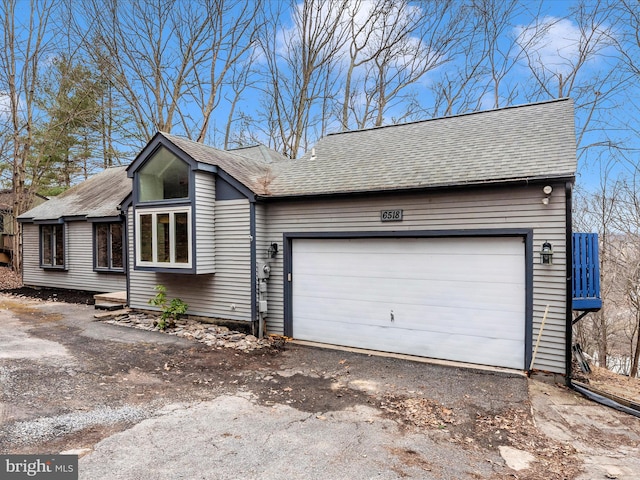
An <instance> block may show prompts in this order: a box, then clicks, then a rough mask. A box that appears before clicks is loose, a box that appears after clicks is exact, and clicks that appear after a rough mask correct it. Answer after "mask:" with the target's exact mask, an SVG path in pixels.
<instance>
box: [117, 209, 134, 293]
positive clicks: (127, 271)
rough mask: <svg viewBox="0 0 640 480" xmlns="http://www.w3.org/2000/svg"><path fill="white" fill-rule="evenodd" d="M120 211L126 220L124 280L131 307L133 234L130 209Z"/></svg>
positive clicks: (124, 222) (123, 250) (124, 223)
mask: <svg viewBox="0 0 640 480" xmlns="http://www.w3.org/2000/svg"><path fill="white" fill-rule="evenodd" d="M118 210H120V215H122V217H123V218H124V221H123V227H124V248H123V249H122V253H123V254H124V259H123V260H124V266H125V268H124V277H125V278H124V280H125V285H126V287H125V288H126V290H127V305H129V299H130V298H131V279H130V277H131V270H130V268H131V264H130V263H129V261H130V256H129V234H131V233H132V232H129V209H128V208H126V209H125V210H124V211H123V210H122V208H121V207H120V206H118Z"/></svg>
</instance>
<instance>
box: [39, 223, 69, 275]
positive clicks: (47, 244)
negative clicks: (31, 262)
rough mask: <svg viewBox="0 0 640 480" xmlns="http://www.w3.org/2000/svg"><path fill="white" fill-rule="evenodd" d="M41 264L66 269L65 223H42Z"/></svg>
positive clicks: (43, 266) (45, 266) (44, 266)
mask: <svg viewBox="0 0 640 480" xmlns="http://www.w3.org/2000/svg"><path fill="white" fill-rule="evenodd" d="M40 266H41V267H42V268H58V269H64V224H55V225H40Z"/></svg>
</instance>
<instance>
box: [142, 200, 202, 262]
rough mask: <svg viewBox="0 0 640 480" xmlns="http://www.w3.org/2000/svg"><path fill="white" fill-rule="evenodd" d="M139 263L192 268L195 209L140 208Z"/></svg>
mask: <svg viewBox="0 0 640 480" xmlns="http://www.w3.org/2000/svg"><path fill="white" fill-rule="evenodd" d="M136 233H137V235H136V264H137V265H139V266H143V267H144V266H149V267H168V268H191V263H192V262H191V258H192V252H191V208H190V207H176V208H163V209H161V210H160V209H157V210H152V209H144V210H137V211H136Z"/></svg>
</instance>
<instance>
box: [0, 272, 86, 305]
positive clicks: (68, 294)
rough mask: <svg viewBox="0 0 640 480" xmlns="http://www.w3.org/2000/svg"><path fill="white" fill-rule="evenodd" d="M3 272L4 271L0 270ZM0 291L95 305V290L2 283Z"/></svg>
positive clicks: (28, 297)
mask: <svg viewBox="0 0 640 480" xmlns="http://www.w3.org/2000/svg"><path fill="white" fill-rule="evenodd" d="M0 273H2V272H0ZM0 287H3V288H0V293H5V294H8V295H12V296H15V297H17V298H23V299H24V298H27V299H37V300H45V301H49V302H64V303H77V304H80V305H94V304H95V301H94V299H93V295H94V294H95V292H85V291H82V290H67V289H63V288H31V287H22V286H21V287H18V288H6V287H4V284H3V283H0Z"/></svg>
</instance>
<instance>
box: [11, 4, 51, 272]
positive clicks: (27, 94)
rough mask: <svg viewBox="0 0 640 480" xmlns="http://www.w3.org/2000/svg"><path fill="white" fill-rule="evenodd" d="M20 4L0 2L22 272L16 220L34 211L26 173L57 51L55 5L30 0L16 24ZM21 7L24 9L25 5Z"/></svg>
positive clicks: (16, 256)
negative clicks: (42, 91)
mask: <svg viewBox="0 0 640 480" xmlns="http://www.w3.org/2000/svg"><path fill="white" fill-rule="evenodd" d="M16 6H17V3H16V0H2V2H0V35H2V44H1V46H0V91H2V92H3V94H4V95H5V96H6V97H8V104H9V109H8V110H9V111H8V117H9V122H10V128H11V150H12V153H11V154H10V157H11V160H10V163H11V168H12V187H13V214H14V230H13V231H14V233H15V236H14V243H13V267H14V269H16V270H18V271H19V270H20V269H21V265H22V259H21V256H20V229H19V224H18V223H17V221H16V220H15V218H16V217H17V216H18V215H20V214H21V213H23V212H25V211H26V210H28V209H29V207H30V206H31V203H32V201H33V195H34V194H35V190H36V188H37V186H36V185H33V184H30V183H29V181H28V178H27V173H28V168H29V167H30V165H31V166H33V165H34V164H35V165H37V164H38V162H39V161H40V158H39V157H38V156H37V155H36V154H34V152H33V146H34V126H35V124H36V121H37V118H36V116H37V110H36V95H37V93H38V80H39V75H40V70H41V68H42V64H43V63H44V62H45V61H46V60H47V56H48V55H50V54H51V52H52V49H53V39H52V31H51V25H50V22H51V20H52V17H53V15H54V9H55V7H56V1H55V0H31V2H30V3H29V13H28V15H24V16H23V17H22V19H21V21H18V19H17V15H16ZM20 8H23V6H21V7H20Z"/></svg>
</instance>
